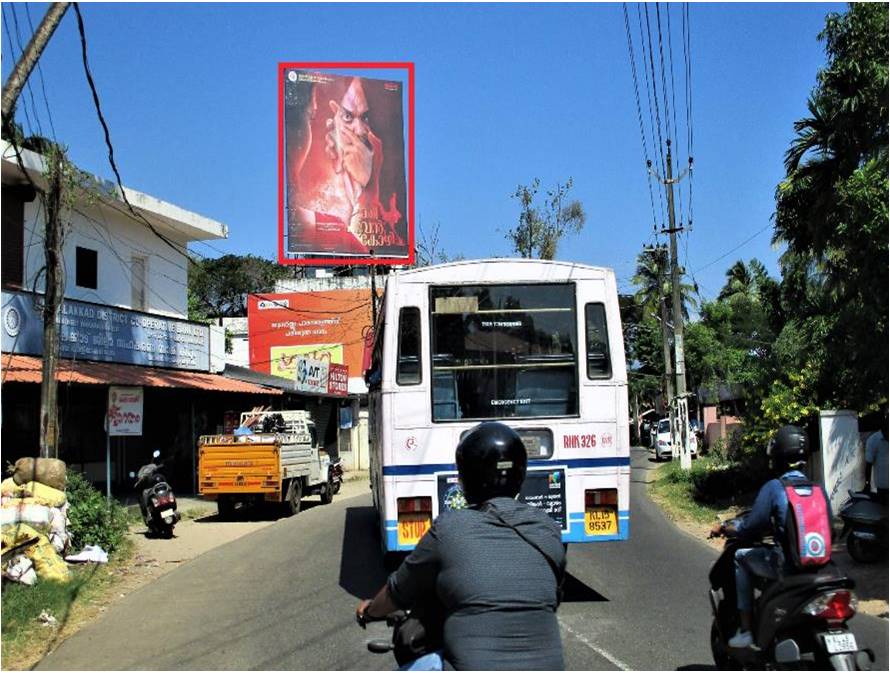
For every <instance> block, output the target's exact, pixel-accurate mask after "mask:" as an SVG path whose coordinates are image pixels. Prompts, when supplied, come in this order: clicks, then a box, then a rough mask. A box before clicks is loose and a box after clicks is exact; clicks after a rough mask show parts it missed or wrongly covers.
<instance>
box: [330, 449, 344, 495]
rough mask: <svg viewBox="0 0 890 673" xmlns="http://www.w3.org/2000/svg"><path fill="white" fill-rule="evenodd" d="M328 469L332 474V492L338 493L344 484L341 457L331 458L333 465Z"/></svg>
mask: <svg viewBox="0 0 890 673" xmlns="http://www.w3.org/2000/svg"><path fill="white" fill-rule="evenodd" d="M328 469H329V470H330V474H331V493H332V494H333V495H337V494H338V493H339V492H340V487H341V486H342V485H343V463H342V461H341V460H340V458H339V457H338V458H334V459H333V460H331V465H330V467H329V468H328Z"/></svg>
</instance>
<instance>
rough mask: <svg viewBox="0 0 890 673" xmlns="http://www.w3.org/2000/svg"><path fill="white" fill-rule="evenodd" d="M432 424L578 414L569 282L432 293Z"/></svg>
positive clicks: (445, 288) (453, 288) (454, 288)
mask: <svg viewBox="0 0 890 673" xmlns="http://www.w3.org/2000/svg"><path fill="white" fill-rule="evenodd" d="M430 313H431V315H430V325H431V341H432V372H433V386H432V396H433V404H432V409H433V420H434V421H448V420H475V419H489V418H535V417H549V416H576V415H577V414H578V376H577V368H578V348H577V343H576V342H577V336H576V335H577V322H576V321H577V318H576V311H575V286H574V284H572V283H541V284H516V285H472V286H467V285H463V286H438V287H432V288H430Z"/></svg>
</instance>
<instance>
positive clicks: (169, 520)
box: [130, 450, 180, 538]
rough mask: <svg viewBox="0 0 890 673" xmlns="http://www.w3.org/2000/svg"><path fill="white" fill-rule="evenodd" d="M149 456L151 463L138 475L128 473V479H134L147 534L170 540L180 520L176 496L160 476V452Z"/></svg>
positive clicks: (140, 469) (144, 466)
mask: <svg viewBox="0 0 890 673" xmlns="http://www.w3.org/2000/svg"><path fill="white" fill-rule="evenodd" d="M151 455H152V462H150V463H149V464H148V465H143V466H142V467H140V468H139V472H138V473H135V474H134V473H133V472H130V477H135V478H136V483H135V488H136V490H137V492H138V493H139V508H140V509H141V510H142V520H143V521H144V522H145V525H146V526H148V530H149V532H152V533H154V534H156V535H162V536H164V537H167V538H170V537H173V527H174V526H175V525H176V522H177V521H179V519H180V516H179V512H177V511H176V496H175V495H173V489H172V488H170V484H168V483H167V480H166V479H165V478H164V475H163V474H161V471H160V469H161V467H162V463H160V462H159V461H158V458H159V457H160V455H161V452H160V451H157V450H156V451H155V452H154V453H152V454H151Z"/></svg>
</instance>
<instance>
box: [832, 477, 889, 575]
mask: <svg viewBox="0 0 890 673" xmlns="http://www.w3.org/2000/svg"><path fill="white" fill-rule="evenodd" d="M847 492H848V493H849V494H850V499H849V500H848V501H847V502H846V503H844V506H843V507H842V508H841V511H840V517H841V519H843V522H844V529H843V531H842V532H841V537H843V536H844V535H846V536H847V551H849V552H850V556H852V557H853V558H854V559H855V560H857V561H859V562H860V563H875V562H876V561H878V560H880V559H882V558H883V559H886V558H887V548H888V545H887V505H885V504H883V503H882V502H880V501H879V500H878V494H877V493H871V492H869V491H861V492H856V491H852V490H850V491H847Z"/></svg>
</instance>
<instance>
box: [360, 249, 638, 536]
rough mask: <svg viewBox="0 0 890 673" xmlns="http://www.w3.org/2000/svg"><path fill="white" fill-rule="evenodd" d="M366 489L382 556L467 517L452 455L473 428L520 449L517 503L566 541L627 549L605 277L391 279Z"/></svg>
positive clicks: (619, 383) (565, 271)
mask: <svg viewBox="0 0 890 673" xmlns="http://www.w3.org/2000/svg"><path fill="white" fill-rule="evenodd" d="M366 379H367V381H368V384H369V406H370V440H371V447H370V453H371V455H370V463H371V489H372V492H373V497H374V506H375V507H376V509H377V513H378V517H379V525H380V533H381V540H382V544H383V550H384V552H404V551H409V550H411V549H413V548H414V546H415V545H416V543H417V542H418V540H420V538H421V536H422V535H423V534H424V532H426V530H427V529H428V528H429V526H430V525H431V523H432V521H433V519H435V517H437V516H438V515H439V513H440V512H443V511H445V510H447V509H449V508H458V507H461V506H465V504H466V503H465V501H464V499H463V494H462V492H461V491H460V487H459V485H458V480H457V468H456V466H455V464H454V450H455V447H456V446H457V444H458V442H459V441H460V439H461V437H462V435H463V434H464V433H466V432H467V431H469V430H470V429H471V428H473V427H475V426H476V425H477V424H478V423H480V422H482V421H490V420H498V421H502V422H505V423H507V424H509V425H510V426H511V427H513V428H515V429H516V430H517V431H518V433H519V434H520V436H521V437H522V439H523V441H524V443H525V445H526V448H527V450H528V458H529V462H528V476H527V477H526V480H525V483H524V484H523V487H522V492H521V494H520V498H521V499H522V500H524V501H526V502H528V503H529V504H532V505H534V506H537V507H541V508H543V509H544V510H545V511H546V512H547V513H548V514H549V515H550V516H551V517H552V518H553V519H554V520H555V521H556V522H557V523H558V524H559V526H560V528H561V529H562V539H563V541H564V542H598V541H605V540H626V539H627V537H628V533H629V523H630V512H629V507H630V504H629V481H630V436H629V426H628V405H627V370H626V366H625V359H624V341H623V338H622V332H621V319H620V316H619V313H618V292H617V287H616V284H615V274H614V272H613V271H612V270H611V269H606V268H600V267H592V266H584V265H580V264H571V263H567V262H550V261H539V260H525V259H489V260H474V261H460V262H454V263H449V264H442V265H438V266H431V267H426V268H421V269H416V270H410V271H402V272H395V273H392V274H390V275H389V276H388V277H387V279H386V290H385V293H384V296H383V300H382V308H381V312H380V315H379V316H378V320H377V330H376V336H375V339H374V345H373V350H372V352H371V354H370V368H369V369H368V371H367V373H366Z"/></svg>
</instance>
